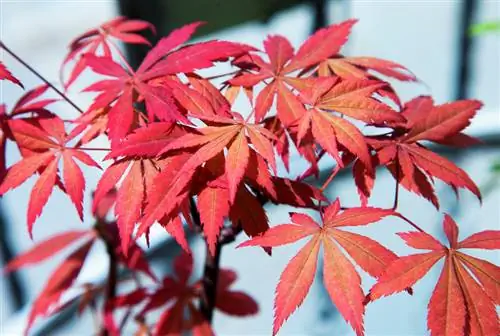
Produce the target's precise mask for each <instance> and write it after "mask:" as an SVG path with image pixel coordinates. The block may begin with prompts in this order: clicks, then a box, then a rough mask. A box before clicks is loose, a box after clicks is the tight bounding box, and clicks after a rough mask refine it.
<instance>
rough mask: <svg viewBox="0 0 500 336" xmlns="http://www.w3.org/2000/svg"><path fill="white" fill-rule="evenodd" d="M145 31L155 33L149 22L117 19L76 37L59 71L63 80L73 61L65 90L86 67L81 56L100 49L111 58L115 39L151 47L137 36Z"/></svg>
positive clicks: (123, 18)
mask: <svg viewBox="0 0 500 336" xmlns="http://www.w3.org/2000/svg"><path fill="white" fill-rule="evenodd" d="M146 29H149V30H151V31H152V32H153V33H155V28H154V26H153V25H152V24H151V23H149V22H146V21H142V20H129V19H126V18H125V17H117V18H115V19H112V20H110V21H108V22H105V23H103V24H102V25H100V26H99V27H98V28H95V29H91V30H89V31H87V32H85V33H83V34H81V35H80V36H78V37H76V38H75V39H74V40H73V41H71V43H70V45H69V49H70V50H69V52H68V54H67V55H66V57H65V59H64V62H63V64H62V66H61V70H60V72H61V78H63V72H64V70H65V67H66V66H67V64H68V63H69V62H71V61H75V64H74V65H73V68H72V70H71V72H70V75H69V78H68V79H67V80H66V81H64V80H63V82H64V87H65V88H66V89H67V88H68V87H69V86H70V85H71V84H73V82H74V81H75V80H76V79H77V78H78V77H79V76H80V75H81V73H82V72H83V71H84V70H85V69H86V68H87V67H88V64H87V63H86V59H85V57H83V54H86V53H89V54H97V53H99V52H101V51H100V49H102V53H103V55H104V56H106V57H111V56H112V50H111V49H112V41H111V39H117V40H120V41H122V42H125V43H131V44H147V45H151V44H150V43H149V41H148V40H146V39H145V38H144V37H142V36H141V35H139V34H137V32H139V31H143V30H146Z"/></svg>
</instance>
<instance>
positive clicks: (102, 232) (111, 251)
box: [95, 222, 118, 336]
mask: <svg viewBox="0 0 500 336" xmlns="http://www.w3.org/2000/svg"><path fill="white" fill-rule="evenodd" d="M105 225H106V223H103V222H97V223H96V225H95V228H96V230H97V232H98V233H99V236H100V237H101V239H102V240H103V242H104V244H105V245H106V253H107V254H108V258H109V268H108V281H107V283H106V292H105V299H104V302H105V303H104V309H105V310H106V309H110V310H111V311H113V307H112V306H109V305H113V301H114V298H115V297H116V286H117V283H118V258H117V255H116V251H115V244H114V243H113V241H112V238H111V237H110V235H109V233H108V232H107V230H106V227H105ZM101 335H102V336H109V335H110V331H109V330H107V329H106V327H105V326H104V325H103V328H102V330H101Z"/></svg>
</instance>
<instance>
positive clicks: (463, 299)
mask: <svg viewBox="0 0 500 336" xmlns="http://www.w3.org/2000/svg"><path fill="white" fill-rule="evenodd" d="M443 230H444V233H445V234H446V237H447V239H448V242H449V247H447V246H444V245H443V244H441V243H440V242H439V241H437V240H436V239H435V238H433V237H432V236H430V235H428V234H427V233H424V232H404V233H400V234H399V235H400V237H401V238H402V239H403V240H405V242H406V244H407V245H408V246H410V247H413V248H416V249H423V250H430V251H431V252H426V253H421V254H413V255H409V256H405V257H401V258H399V259H398V260H395V261H394V262H392V263H391V264H390V265H389V266H388V267H387V269H386V270H385V271H384V273H383V274H382V275H381V276H380V277H379V279H378V282H377V283H376V284H375V285H374V286H373V287H372V289H371V290H370V294H369V298H370V299H371V300H376V299H378V298H380V297H382V296H385V295H390V294H393V293H397V292H400V291H402V290H404V289H405V288H407V287H409V286H413V285H414V284H415V283H416V282H417V281H418V280H420V279H422V278H423V277H424V276H425V275H426V274H427V272H428V271H429V270H430V269H431V267H432V266H433V265H435V264H436V263H437V262H438V261H439V260H441V259H442V258H444V259H445V260H444V266H443V270H442V272H441V275H440V277H439V280H438V282H437V284H436V288H435V289H434V292H433V293H432V297H431V299H430V302H429V306H428V315H427V326H428V328H429V330H430V331H431V335H454V336H455V335H498V334H499V333H500V329H499V320H498V315H497V313H496V310H495V305H498V304H500V295H499V293H500V291H499V288H500V287H499V284H500V268H499V267H498V266H496V265H494V264H492V263H490V262H488V261H486V260H483V259H479V258H476V257H473V256H471V255H468V254H466V253H464V252H463V251H462V249H471V248H472V249H477V248H479V249H486V250H493V249H499V248H500V231H494V230H488V231H482V232H479V233H476V234H473V235H471V236H469V237H468V238H466V239H464V240H462V241H460V242H458V235H459V231H458V227H457V225H456V223H455V221H454V220H453V219H452V218H451V217H450V216H448V215H445V218H444V222H443Z"/></svg>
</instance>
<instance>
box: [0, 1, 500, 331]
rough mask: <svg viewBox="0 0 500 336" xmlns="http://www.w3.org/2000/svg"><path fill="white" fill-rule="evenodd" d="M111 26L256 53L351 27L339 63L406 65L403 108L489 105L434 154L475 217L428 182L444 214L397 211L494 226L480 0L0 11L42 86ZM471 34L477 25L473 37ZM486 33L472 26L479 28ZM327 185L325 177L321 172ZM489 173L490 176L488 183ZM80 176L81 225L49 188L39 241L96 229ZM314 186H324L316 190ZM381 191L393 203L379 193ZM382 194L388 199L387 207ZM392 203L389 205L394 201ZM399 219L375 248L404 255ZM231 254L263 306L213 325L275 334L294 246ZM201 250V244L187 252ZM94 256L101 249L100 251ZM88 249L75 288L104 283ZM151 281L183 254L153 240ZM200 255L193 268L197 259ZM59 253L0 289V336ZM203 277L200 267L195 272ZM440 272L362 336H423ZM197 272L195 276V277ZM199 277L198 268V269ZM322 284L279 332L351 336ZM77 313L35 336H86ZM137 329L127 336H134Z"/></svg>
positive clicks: (491, 14) (0, 283)
mask: <svg viewBox="0 0 500 336" xmlns="http://www.w3.org/2000/svg"><path fill="white" fill-rule="evenodd" d="M117 15H125V16H128V17H131V18H141V19H144V20H148V21H151V22H152V23H154V24H155V25H156V26H157V27H158V29H159V31H160V34H159V36H162V35H165V34H167V33H168V32H169V31H170V30H172V29H173V28H175V27H178V26H181V25H183V24H186V23H189V22H192V21H199V20H203V21H207V22H208V24H207V25H206V26H204V27H203V29H201V30H200V32H199V34H198V35H197V39H199V40H205V39H213V38H218V39H226V40H231V41H237V42H243V43H248V44H251V45H254V46H256V47H258V48H261V47H262V41H263V39H264V38H265V36H266V35H267V34H281V35H284V36H286V37H287V38H288V39H290V41H291V42H292V44H293V45H294V46H295V47H298V46H299V45H300V44H301V43H302V42H303V41H304V40H305V39H306V38H307V36H308V35H309V34H311V32H313V31H314V30H315V29H317V28H319V27H322V26H325V25H328V24H331V23H335V22H340V21H343V20H345V19H347V18H351V17H353V18H358V19H360V21H359V23H358V24H357V25H356V26H355V28H354V30H353V33H352V35H351V38H350V40H349V42H348V43H347V45H346V46H345V47H344V48H343V49H342V53H343V54H346V55H353V56H374V57H379V58H385V59H389V60H392V61H396V62H398V63H401V64H403V65H405V66H407V67H408V68H409V69H410V70H412V71H413V72H414V73H415V74H416V75H417V76H418V77H419V78H420V79H421V80H422V83H424V84H422V83H399V82H393V84H394V86H395V87H396V89H397V90H398V92H399V93H400V95H401V97H402V99H403V100H405V101H406V100H408V99H411V98H413V97H415V96H417V95H421V94H431V95H432V96H433V97H434V99H435V101H436V103H444V102H447V101H450V100H453V99H462V98H475V99H480V100H482V101H483V102H484V108H483V109H482V110H481V112H480V113H479V115H478V116H477V117H476V118H475V120H474V121H473V124H472V126H470V127H469V128H468V129H467V130H466V133H468V134H470V135H474V136H477V137H479V138H481V139H482V140H483V144H482V145H480V146H477V147H472V148H469V149H466V150H461V151H459V152H456V151H454V150H449V149H448V150H445V149H443V148H438V149H437V150H439V151H442V153H444V154H445V155H447V156H448V157H449V158H450V159H452V160H453V161H455V162H456V163H457V164H458V165H459V166H461V167H462V168H463V169H464V170H466V171H467V172H468V173H469V174H470V175H471V177H472V178H473V180H474V181H476V182H477V184H478V185H479V186H480V187H481V188H482V189H483V191H485V192H486V195H485V198H484V201H483V204H482V206H481V205H480V204H479V202H478V201H477V200H476V199H474V197H473V196H472V195H471V194H470V193H468V192H460V199H459V200H458V201H457V200H456V198H455V196H454V193H453V191H452V190H451V189H450V188H449V187H447V186H446V185H444V184H442V183H440V182H437V184H436V187H437V190H438V194H439V197H440V200H441V204H442V208H441V212H437V211H436V210H435V209H434V208H433V206H432V205H431V204H430V203H428V202H427V201H425V200H423V199H419V198H418V197H417V196H415V195H411V194H409V193H407V192H406V191H402V192H401V195H400V202H399V207H400V209H401V211H402V212H403V213H404V214H405V215H406V216H407V217H409V218H410V219H412V220H413V221H415V222H416V223H418V224H419V225H420V226H421V227H423V228H424V229H425V230H427V231H428V232H430V233H434V234H436V236H438V237H440V236H441V237H442V233H441V222H442V218H443V215H442V212H447V213H450V214H451V215H452V216H453V217H454V218H455V219H456V221H457V222H458V223H459V224H460V225H461V226H460V230H461V238H464V237H466V236H468V235H469V234H471V233H473V232H476V231H480V230H485V229H500V191H499V190H500V186H499V188H496V185H497V184H498V180H499V178H498V176H500V174H499V173H498V170H500V169H499V166H500V164H499V163H498V162H499V160H500V150H499V148H500V35H499V33H498V32H483V33H481V32H480V33H477V30H478V29H475V30H474V32H476V33H474V34H471V33H470V27H471V26H472V25H474V24H478V23H484V22H491V21H495V20H498V19H499V18H500V2H499V1H487V0H482V1H479V0H463V1H460V0H435V1H427V0H414V1H410V0H409V1H396V0H352V1H349V0H309V1H300V0H238V1H235V0H182V1H177V0H172V1H165V0H163V1H161V0H148V1H134V0H125V1H111V0H110V1H102V0H86V1H77V0H66V1H59V0H45V1H44V0H40V1H35V0H33V1H31V0H27V1H25V0H0V39H1V40H2V41H3V42H4V43H5V44H6V45H7V46H9V47H10V48H11V49H12V50H14V51H15V52H16V53H17V54H19V55H21V56H22V57H23V58H24V60H26V61H27V62H28V63H29V64H31V65H32V66H33V67H34V68H35V69H37V70H38V71H39V72H40V73H41V74H43V75H44V76H45V77H46V78H48V79H49V80H50V81H52V82H54V83H57V82H58V80H59V77H58V76H59V67H60V64H61V63H62V60H63V57H64V56H65V54H66V52H67V45H68V44H69V42H70V41H71V40H72V39H73V38H74V37H75V36H77V35H79V34H81V33H82V32H84V31H86V30H88V29H90V28H92V27H95V26H98V25H99V24H101V23H103V22H104V21H107V20H109V19H111V18H113V17H115V16H117ZM476 27H477V26H476ZM479 30H481V29H479ZM126 51H127V55H128V57H129V59H130V61H131V62H132V64H137V63H138V62H140V60H141V58H142V57H143V56H144V53H145V50H143V49H141V48H131V49H127V50H126ZM1 59H2V62H4V63H5V64H6V65H7V67H8V68H9V69H11V71H12V72H13V73H14V74H15V75H16V76H17V77H18V78H20V79H21V80H22V82H23V83H24V84H25V86H26V87H28V88H30V87H33V86H35V85H39V84H40V83H39V82H38V81H37V79H36V78H35V77H34V76H33V75H32V74H30V73H29V72H28V71H27V70H26V69H25V68H23V67H21V66H20V65H19V64H17V63H16V62H15V61H13V60H12V59H11V58H10V57H8V55H5V54H2V55H1ZM93 80H94V77H93V76H92V74H90V73H89V72H87V73H85V75H84V76H83V77H82V78H81V80H79V81H78V83H77V85H75V86H73V87H72V88H71V90H70V92H69V94H70V96H71V97H72V98H73V99H74V100H75V101H76V102H77V104H78V105H80V106H85V104H87V103H88V102H89V97H87V96H83V95H79V94H78V92H79V90H81V89H82V88H83V87H85V86H87V85H88V84H89V83H90V82H91V81H93ZM0 86H1V90H0V102H5V103H6V104H7V106H8V107H12V105H13V104H14V103H15V101H16V100H17V99H18V98H19V96H20V95H21V94H22V90H21V89H19V88H17V87H15V86H13V85H5V84H4V83H3V82H2V83H1V84H0ZM54 110H55V111H56V112H57V113H60V114H61V115H62V116H63V117H67V118H73V117H75V114H74V113H75V112H74V111H72V110H71V109H70V108H69V107H67V106H66V105H64V104H60V105H58V104H55V105H54ZM10 149H11V150H10V151H8V158H7V160H8V161H7V163H8V165H10V164H12V163H13V162H15V161H16V160H18V159H19V157H18V154H17V152H16V151H15V150H12V148H10ZM296 160H297V161H296V162H294V163H292V164H291V167H294V168H293V169H294V171H292V172H291V174H292V175H296V174H297V173H300V172H301V171H302V170H303V169H304V168H305V167H306V164H305V163H304V162H302V160H300V159H299V158H296ZM323 167H324V169H325V171H324V174H323V175H325V176H327V175H328V173H329V169H330V168H331V166H329V165H328V164H326V165H323ZM495 169H496V173H495ZM84 174H85V177H86V179H87V190H86V200H85V207H86V209H87V213H86V214H85V221H84V223H83V224H82V223H81V222H80V221H79V219H78V216H77V214H76V211H75V210H74V209H73V207H72V205H71V204H70V201H69V199H68V198H67V197H66V196H65V195H63V194H62V193H61V192H59V191H58V190H56V191H55V192H54V193H53V194H52V197H51V198H50V200H49V203H48V205H47V206H46V208H45V211H44V213H43V216H42V217H41V218H40V219H39V220H38V221H37V223H36V225H35V230H34V237H35V239H34V242H39V241H42V240H43V239H44V238H46V237H48V236H50V235H52V234H54V233H57V232H62V231H64V230H68V229H70V228H72V229H82V228H87V227H89V225H91V224H92V216H91V214H90V211H89V210H88V209H89V205H90V202H89V200H90V193H91V191H92V189H93V188H94V187H95V185H96V183H97V181H98V178H99V172H98V171H97V170H94V169H87V170H86V171H84ZM320 183H321V181H320ZM33 184H34V179H30V180H29V181H28V182H27V183H25V184H23V185H22V186H21V187H19V188H17V189H16V190H14V191H12V192H10V193H9V194H7V195H6V196H5V197H3V198H2V199H1V200H0V204H1V212H0V214H1V221H0V258H1V263H2V266H3V265H4V264H5V263H6V262H8V260H10V259H11V258H12V257H13V256H15V255H17V254H18V253H20V252H23V251H25V250H27V249H29V248H30V247H32V246H33V244H34V242H33V241H31V240H30V239H29V236H28V233H27V230H26V206H27V204H28V199H29V193H30V191H31V188H32V187H33ZM353 186H354V185H353V182H352V178H351V175H350V174H344V175H339V177H337V178H336V179H335V181H334V182H333V183H332V184H331V185H330V187H329V189H328V190H327V194H328V196H329V197H337V196H339V197H341V199H342V202H343V203H344V204H347V205H355V204H358V200H357V195H356V191H355V189H354V188H353ZM393 187H394V181H393V179H392V178H391V177H390V176H389V174H388V173H387V172H386V171H383V170H381V171H380V172H379V177H378V179H377V183H376V188H375V192H374V197H373V198H372V199H371V204H373V205H376V206H383V207H384V206H385V207H387V206H389V204H392V203H391V202H392V201H391V200H392V190H393ZM388 190H390V192H388ZM389 195H390V196H389ZM389 198H390V200H389ZM268 210H269V217H270V221H271V224H279V223H283V222H285V221H286V220H287V219H288V218H287V212H288V210H289V209H287V208H286V207H280V208H279V209H275V208H273V207H272V206H270V207H268ZM401 225H404V224H401V223H400V222H399V221H398V220H397V219H388V220H384V221H382V222H380V223H377V224H374V225H372V226H369V227H368V228H363V229H362V230H361V231H362V232H363V233H365V234H367V235H369V236H370V237H372V238H375V239H377V240H379V241H381V242H382V243H383V244H384V245H385V246H387V247H389V248H390V249H392V250H393V251H395V252H396V253H398V254H403V255H404V254H408V253H411V251H410V250H409V249H408V248H407V247H405V245H404V244H403V242H402V241H401V240H400V239H399V238H397V236H396V235H395V234H394V233H395V232H397V231H400V230H407V229H408V227H407V226H404V227H403V229H401ZM243 239H244V238H243V237H240V239H239V241H237V242H236V243H235V244H231V245H228V246H226V247H225V248H224V249H223V252H222V265H223V267H227V268H232V269H235V270H236V271H237V272H238V274H239V276H240V278H239V280H238V281H237V283H236V286H235V288H238V289H241V290H244V291H246V292H247V293H249V294H250V295H252V296H253V297H254V298H255V299H256V300H257V301H258V302H259V305H260V312H259V314H258V315H256V316H255V317H251V318H245V319H237V318H231V317H227V316H225V315H223V314H220V313H216V315H215V321H214V326H215V330H216V332H217V333H218V334H221V335H269V334H270V333H271V330H272V327H271V326H272V320H273V296H274V289H275V286H276V284H277V281H278V278H279V275H280V274H281V272H282V270H283V269H284V267H285V265H286V263H287V262H288V260H289V259H290V258H291V257H292V256H293V255H294V254H295V253H296V251H297V250H298V249H299V248H300V247H301V246H300V245H301V244H293V245H292V246H288V247H284V248H279V249H276V251H275V252H274V253H273V257H272V258H269V257H268V256H267V255H266V254H265V253H263V252H262V251H261V250H260V249H238V250H236V249H234V247H235V246H236V244H237V243H239V242H240V241H241V240H243ZM194 244H195V248H194V251H195V253H196V254H195V259H197V262H201V261H202V260H203V253H204V248H203V246H201V244H199V243H196V242H195V243H194ZM196 244H197V245H196ZM99 247H101V248H102V249H99ZM99 247H96V248H94V249H93V250H92V255H91V259H89V260H88V261H87V262H86V266H85V268H84V270H83V272H82V274H81V276H80V278H79V279H78V282H79V283H84V282H99V281H103V280H104V279H105V277H106V272H107V262H108V261H107V257H105V254H104V247H103V246H99ZM147 253H149V254H150V258H152V260H153V266H154V271H156V273H157V274H159V275H160V274H165V273H167V272H169V268H170V262H171V260H172V257H173V256H175V255H176V254H177V253H179V249H178V247H177V246H176V245H175V244H174V243H173V242H172V241H171V240H170V238H169V237H168V235H166V234H164V233H162V232H161V230H159V231H158V232H157V233H156V234H155V235H154V239H153V243H152V247H151V248H150V249H149V250H147ZM63 254H64V253H63ZM197 256H198V258H197ZM479 256H481V257H484V258H486V259H488V260H490V261H492V262H494V263H495V264H498V263H499V262H500V256H499V255H498V254H495V253H494V252H486V253H483V254H479ZM63 257H64V256H59V257H58V258H54V259H51V260H50V261H48V262H45V263H43V264H41V265H38V266H36V267H31V268H29V269H27V270H23V271H21V272H17V273H14V274H13V275H12V276H4V275H2V277H1V279H0V335H21V334H22V331H23V329H24V326H25V323H26V317H27V313H28V312H29V307H30V306H31V304H32V302H33V300H34V298H35V297H36V295H37V293H38V292H39V291H40V290H41V289H42V288H43V286H44V284H45V282H46V281H47V276H48V275H49V274H50V272H51V271H52V270H53V269H54V267H55V266H56V265H57V263H59V262H60V261H61V258H63ZM198 266H200V265H198ZM439 267H440V264H438V266H437V267H435V268H434V269H433V270H432V271H431V273H430V274H429V275H428V276H427V277H426V278H425V279H424V280H423V281H421V282H419V283H418V284H417V285H416V286H415V287H414V291H415V293H416V294H415V295H414V296H413V297H411V296H409V295H408V294H406V293H404V294H399V295H395V296H391V297H389V298H385V299H381V300H378V301H376V302H375V303H372V304H370V305H369V306H368V307H367V311H366V317H365V321H366V324H365V328H366V334H367V335H425V334H427V333H428V332H427V329H426V308H427V303H428V299H429V297H430V295H431V291H432V289H433V284H434V283H435V281H436V280H437V277H438V270H439ZM198 268H199V267H198ZM197 271H198V272H199V271H200V269H198V270H197ZM362 275H363V286H364V288H365V289H369V288H370V287H371V285H372V284H373V279H371V278H369V277H368V276H366V274H362ZM321 279H322V276H321V274H318V275H317V279H316V281H315V282H314V284H313V287H312V289H311V292H310V293H309V295H308V297H307V299H306V301H305V302H304V304H303V305H302V307H301V308H300V309H299V310H298V311H297V312H296V313H295V314H293V315H292V317H291V318H290V319H289V321H288V322H287V323H285V325H284V327H283V328H282V331H281V335H351V334H353V332H352V331H351V329H350V328H349V326H347V325H346V323H345V322H344V321H343V319H342V318H341V317H340V316H339V315H338V314H337V312H336V310H335V307H334V306H332V304H331V303H330V300H329V298H328V295H327V293H326V291H325V290H324V288H323V285H322V282H321ZM75 312H76V309H75V307H70V308H69V309H68V310H67V311H66V312H65V313H63V314H60V315H58V316H55V317H54V318H51V319H48V320H43V321H41V320H38V322H37V323H36V326H35V328H34V329H33V331H34V334H37V335H89V334H91V331H90V330H91V329H90V327H91V325H92V319H91V316H90V315H88V314H84V315H83V316H81V317H79V318H75ZM132 332H133V331H132V330H128V331H127V333H130V334H132Z"/></svg>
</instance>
